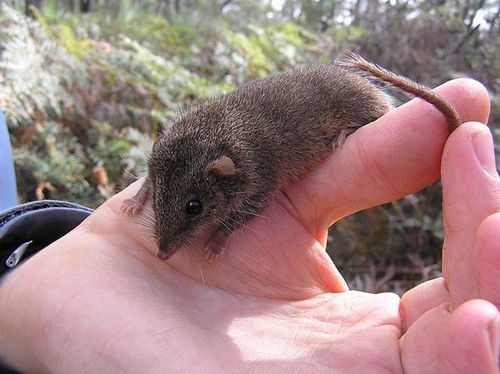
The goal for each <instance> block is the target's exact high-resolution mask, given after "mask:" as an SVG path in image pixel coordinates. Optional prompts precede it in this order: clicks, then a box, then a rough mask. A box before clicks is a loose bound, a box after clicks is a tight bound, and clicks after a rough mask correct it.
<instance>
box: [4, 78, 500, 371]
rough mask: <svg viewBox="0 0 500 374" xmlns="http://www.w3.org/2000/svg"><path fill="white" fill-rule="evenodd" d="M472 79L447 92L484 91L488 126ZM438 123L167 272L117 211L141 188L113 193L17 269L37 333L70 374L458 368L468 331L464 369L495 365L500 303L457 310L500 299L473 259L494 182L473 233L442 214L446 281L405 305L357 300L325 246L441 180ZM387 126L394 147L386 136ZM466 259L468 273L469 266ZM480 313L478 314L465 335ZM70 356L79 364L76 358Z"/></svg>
mask: <svg viewBox="0 0 500 374" xmlns="http://www.w3.org/2000/svg"><path fill="white" fill-rule="evenodd" d="M462 84H463V86H464V87H465V83H464V82H462ZM467 84H468V87H467V88H468V91H467V92H466V90H461V89H460V87H459V86H460V85H459V84H457V83H454V84H450V85H448V86H447V87H446V86H445V87H443V88H442V89H441V92H442V93H443V95H445V96H448V97H449V99H450V100H451V101H452V102H455V105H456V106H457V107H458V109H460V108H461V107H462V106H463V107H464V108H465V107H466V106H465V105H462V106H461V105H460V100H462V101H470V100H473V99H472V98H473V97H476V103H475V105H470V106H469V107H467V108H466V109H463V110H462V111H461V114H462V116H463V118H464V119H465V120H479V121H485V120H486V118H487V114H488V113H487V112H488V110H487V104H485V103H487V97H486V96H485V94H484V91H482V89H480V88H478V86H477V85H475V84H472V83H470V82H469V83H467ZM472 88H474V89H472ZM473 91H474V92H473ZM478 95H479V96H480V98H479V99H477V96H478ZM481 95H482V96H481ZM415 113H419V114H418V115H417V119H418V118H419V116H422V117H421V118H426V120H427V122H428V123H427V124H425V125H418V126H420V130H418V129H417V128H416V126H417V125H411V126H406V127H405V126H404V125H402V124H404V123H407V122H409V121H410V120H409V119H410V118H413V119H414V118H416V117H415V116H416V115H415ZM391 121H392V123H391ZM424 122H425V121H424ZM441 122H442V121H441V119H440V116H439V114H437V113H435V112H434V111H433V110H432V109H430V108H429V107H428V106H426V105H425V104H423V103H421V102H412V103H410V104H408V105H406V106H405V107H404V108H400V109H398V110H396V111H394V112H392V113H390V114H388V115H386V116H384V118H383V119H381V120H379V121H377V123H375V124H373V125H370V126H368V127H366V128H363V129H361V130H359V131H358V132H357V133H356V134H353V135H352V136H351V137H350V138H349V139H348V141H347V143H346V144H345V146H344V148H343V149H342V150H341V151H339V152H336V153H335V154H334V155H333V156H332V157H331V158H330V159H329V160H327V161H326V162H325V164H324V165H323V166H322V168H321V170H318V171H317V172H315V173H313V174H312V175H310V176H308V177H307V178H306V179H305V180H304V181H301V182H300V183H296V184H294V185H293V186H290V188H289V189H288V190H287V191H284V192H283V193H280V194H278V196H277V198H276V199H275V201H273V203H272V204H271V205H270V206H269V207H268V208H267V209H266V211H265V212H263V217H260V218H258V219H255V220H254V221H252V222H251V223H250V224H249V225H248V227H245V228H243V229H241V230H239V231H238V233H236V234H235V235H234V236H233V237H232V238H231V239H230V242H229V243H228V248H227V250H226V252H225V254H224V256H223V258H222V260H221V261H220V262H219V263H217V264H215V265H210V264H207V263H206V262H205V261H204V260H203V256H202V255H201V254H200V253H198V252H197V250H196V249H195V248H193V250H192V251H189V250H183V251H182V252H179V253H178V254H176V255H175V256H174V257H173V258H172V259H171V261H169V262H168V263H165V262H161V261H159V260H158V259H157V258H156V256H155V255H152V252H153V254H154V253H155V252H156V249H155V244H154V242H153V241H152V239H151V237H150V236H149V235H147V233H145V231H144V228H143V227H141V225H138V224H137V222H135V221H131V220H127V218H126V217H124V216H123V215H122V214H120V209H119V206H120V204H121V202H122V201H123V200H124V199H125V198H127V197H129V196H131V195H133V193H134V192H135V191H133V190H134V188H135V189H137V188H138V186H137V185H136V186H135V187H132V188H131V189H127V190H126V191H124V192H122V193H121V194H119V195H117V196H116V197H115V198H113V199H111V200H110V201H109V202H107V203H106V204H105V205H104V206H102V207H101V208H100V209H99V210H98V211H97V212H96V213H95V214H94V215H93V216H92V217H91V218H90V219H89V220H87V221H86V222H85V223H84V224H83V225H82V226H80V227H79V228H78V229H77V230H75V231H74V232H73V233H71V234H70V235H67V236H66V237H64V238H63V239H61V240H60V241H59V242H57V243H55V244H54V245H52V246H51V247H49V248H47V249H46V250H44V251H42V252H40V254H39V255H38V256H36V257H35V258H33V259H32V260H30V261H29V262H27V263H26V264H25V265H24V266H23V267H22V268H20V269H19V272H18V274H19V273H20V272H21V269H24V270H25V272H26V273H27V272H31V274H33V273H36V284H37V287H32V288H28V289H27V290H25V292H27V293H28V294H30V296H31V298H28V299H30V300H32V302H34V303H35V305H36V306H37V308H38V310H39V313H38V314H37V318H40V319H41V320H42V321H43V322H44V323H43V326H45V327H44V328H43V329H42V330H41V331H40V332H39V333H40V334H41V336H42V337H43V338H44V339H45V349H44V359H45V360H46V362H48V363H46V365H47V366H48V367H57V368H58V371H59V372H80V371H83V369H85V370H87V371H90V372H107V373H111V372H119V371H123V372H144V371H149V372H173V371H179V372H235V371H249V372H266V373H270V372H271V373H272V372H289V371H292V372H293V371H304V372H322V371H324V372H327V371H328V372H332V371H334V372H343V373H344V372H371V373H376V372H388V371H389V372H401V371H405V372H433V371H436V370H440V371H442V372H446V370H448V369H450V368H451V369H450V370H452V369H454V368H453V366H450V362H453V359H454V358H456V357H457V355H458V356H459V354H460V353H461V349H462V348H461V347H462V346H464V347H465V348H464V349H467V347H466V344H465V343H464V344H465V345H464V344H462V343H461V340H460V339H458V340H456V341H453V339H455V338H457V337H458V336H459V335H458V334H459V331H462V332H461V333H462V335H461V337H462V338H463V337H464V335H463V334H464V332H463V331H464V330H465V337H466V338H468V339H472V340H470V341H469V342H466V343H471V342H473V343H474V346H476V347H478V348H477V350H476V352H472V353H470V352H469V353H470V356H469V360H470V361H469V362H465V363H462V365H461V366H460V367H459V368H460V370H459V372H468V371H467V370H468V369H470V368H474V369H484V370H489V371H490V372H494V371H492V370H495V366H496V364H495V363H494V361H493V359H491V357H489V356H488V354H487V353H486V352H487V351H488V344H489V343H488V342H487V340H485V339H483V340H481V336H479V337H478V336H477V334H474V331H476V330H477V328H479V329H481V328H483V327H484V326H483V325H484V324H488V321H489V319H491V316H492V315H494V314H495V313H496V308H495V307H494V306H493V305H492V304H489V303H487V302H486V301H484V300H483V301H469V302H468V303H465V304H463V305H462V306H461V307H460V308H458V309H457V310H455V311H454V312H453V314H450V311H453V310H454V309H455V308H457V307H458V306H459V305H460V304H461V303H463V302H464V301H466V300H469V299H473V298H484V299H486V300H489V301H491V302H493V303H496V304H497V305H498V304H499V302H500V297H499V295H498V291H496V290H495V288H494V287H488V286H487V285H488V284H494V279H495V277H498V272H499V270H498V267H499V266H498V265H499V264H498V262H499V261H498V260H496V264H495V266H492V267H491V269H490V270H489V271H486V272H483V273H482V274H479V275H478V272H477V268H475V266H480V265H481V264H480V263H479V262H478V261H479V260H477V258H476V257H477V256H476V257H474V246H475V243H476V241H477V240H482V245H483V247H484V245H486V247H487V245H488V243H490V242H493V243H494V242H495V240H498V238H495V237H494V235H495V231H494V230H493V231H492V230H491V229H489V227H490V226H492V225H498V224H500V219H499V217H498V215H496V216H495V217H496V218H495V217H494V219H489V221H488V222H486V224H484V221H485V219H486V218H487V217H488V216H490V215H493V214H494V213H495V212H497V211H499V210H500V199H499V198H498V191H499V183H498V181H488V183H489V185H488V186H486V187H484V189H485V190H486V191H490V192H491V193H490V194H489V196H486V197H485V198H487V199H489V201H488V202H487V203H485V204H484V206H482V207H481V209H476V210H475V211H474V213H473V214H469V215H468V221H467V224H466V225H465V226H466V227H467V228H468V229H466V230H463V227H464V226H463V225H462V226H460V225H461V222H460V219H461V218H460V217H459V218H454V217H455V213H457V212H460V210H461V209H462V210H467V209H469V210H470V207H467V206H465V207H463V206H456V204H451V206H450V207H449V208H448V210H446V207H445V219H446V213H448V214H449V215H451V216H453V217H451V218H450V217H449V218H448V220H447V229H448V230H450V231H449V232H450V233H451V235H449V236H448V237H447V252H448V253H445V258H444V264H445V266H447V268H445V275H446V280H447V282H448V284H447V285H445V283H444V282H443V280H440V279H438V280H435V281H431V282H429V283H427V284H424V285H422V286H419V287H417V288H415V289H414V290H412V291H411V292H409V293H408V294H407V295H405V297H403V299H402V300H400V299H399V297H397V296H396V295H394V294H389V293H386V294H378V295H372V294H366V293H361V292H354V291H348V290H347V287H346V285H345V282H344V281H343V279H342V277H341V276H340V274H339V273H338V272H337V271H336V269H335V267H334V265H333V263H332V262H331V260H330V259H329V258H328V256H327V255H326V253H325V252H324V250H323V249H322V245H324V244H325V240H326V235H327V228H328V226H329V225H330V224H331V223H332V222H335V221H337V220H338V219H340V218H342V217H343V216H345V215H347V214H351V213H353V212H355V211H357V210H360V209H363V208H366V207H369V206H372V205H376V204H380V203H382V202H385V201H390V200H393V199H395V198H399V197H401V196H403V195H405V194H408V193H410V192H413V191H415V190H418V189H420V188H422V187H423V186H425V185H426V184H428V183H430V182H431V181H432V180H434V179H435V178H436V177H437V175H438V173H439V169H438V168H439V161H440V155H441V152H442V146H443V143H444V140H445V138H446V131H445V125H444V124H443V123H441ZM440 124H441V126H440ZM377 126H378V128H377ZM388 126H390V130H389V131H392V132H393V135H392V136H391V137H390V139H388V138H389V137H387V136H385V138H384V136H383V135H384V134H383V131H381V129H383V128H388ZM471 129H472V127H471V128H470V129H469V130H468V131H469V132H471V131H472V130H471ZM408 132H413V133H412V135H411V136H408ZM363 137H364V139H365V140H361V139H363ZM356 139H359V140H358V141H357V142H356ZM366 139H371V142H366ZM457 139H459V138H458V137H457ZM457 141H459V140H457ZM424 148H425V152H422V150H423V149H424ZM401 149H404V152H402V151H401ZM450 152H452V153H453V149H452V150H451V151H450ZM448 153H449V152H448ZM396 154H397V157H395V155H396ZM353 155H354V156H353ZM449 157H450V159H453V158H456V157H458V156H456V155H449ZM445 158H446V151H445ZM450 162H452V161H450ZM333 165H334V166H333ZM445 178H451V180H453V178H454V174H453V173H451V174H449V176H446V175H445V173H444V172H443V185H444V186H445V188H446V183H445V182H446V179H445ZM340 181H342V183H340ZM493 183H495V184H493ZM352 191H355V193H352ZM445 192H446V191H445ZM454 193H455V194H456V193H458V192H456V191H453V190H452V191H449V193H448V195H449V196H452V197H453V196H454V195H453V194H454ZM470 193H471V194H474V193H476V192H474V191H470ZM495 193H496V194H497V195H495ZM495 196H496V197H495ZM445 203H446V200H445ZM465 205H467V204H465ZM470 206H474V207H475V206H476V205H474V204H472V203H471V205H470ZM474 214H475V215H474ZM495 219H496V221H494V220H495ZM492 221H493V222H492ZM482 223H483V224H482ZM497 227H498V226H497ZM488 230H489V231H488ZM457 233H458V234H457ZM497 236H498V235H497ZM478 238H479V239H478ZM485 243H486V244H485ZM55 253H58V255H57V256H54V254H55ZM485 253H487V251H486V252H485ZM464 256H465V257H466V260H468V261H469V264H468V265H466V264H465V265H464V264H462V265H461V264H457V260H458V257H461V258H463V257H464ZM483 257H484V255H483ZM497 257H498V255H497ZM480 261H487V262H490V263H491V261H492V260H491V259H490V258H483V260H480ZM37 262H38V263H43V267H37ZM30 267H31V269H30ZM35 269H36V270H35ZM16 275H17V274H16V273H14V277H15V276H16ZM492 282H493V283H492ZM485 285H486V286H485ZM39 290H45V291H44V293H40V292H39ZM54 305H57V306H58V307H57V308H56V312H55V311H54ZM470 316H472V317H473V318H474V320H473V321H472V322H471V323H469V325H468V326H469V327H466V328H464V325H463V321H464V320H467V319H468V318H469V317H470ZM55 324H57V328H56V329H54V325H55ZM467 328H470V329H471V332H470V334H469V333H468V332H467V331H466V330H467ZM448 343H449V344H448ZM61 350H63V351H64V353H61ZM71 353H72V354H71ZM68 354H70V355H71V357H74V358H73V359H72V360H69V361H68V360H66V361H65V360H64V357H65V355H68ZM468 365H469V366H468ZM470 365H472V366H470ZM480 365H483V366H480ZM480 372H482V371H480ZM484 372H488V371H484Z"/></svg>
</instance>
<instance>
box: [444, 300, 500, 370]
mask: <svg viewBox="0 0 500 374" xmlns="http://www.w3.org/2000/svg"><path fill="white" fill-rule="evenodd" d="M498 322H499V314H498V311H497V309H496V307H495V306H494V305H492V304H490V303H488V302H486V301H484V300H470V301H468V302H466V303H465V304H462V305H461V306H460V307H458V308H457V310H455V311H454V312H453V313H452V315H451V317H450V319H449V321H448V323H447V325H446V328H445V329H444V334H443V336H442V338H441V347H440V355H439V365H438V370H437V372H438V373H444V374H446V373H464V374H466V373H484V374H488V373H491V374H495V373H498V354H499V335H500V325H499V323H498Z"/></svg>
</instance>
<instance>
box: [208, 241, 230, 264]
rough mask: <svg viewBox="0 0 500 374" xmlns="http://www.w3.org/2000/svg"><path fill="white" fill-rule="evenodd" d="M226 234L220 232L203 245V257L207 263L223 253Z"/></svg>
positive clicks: (215, 260)
mask: <svg viewBox="0 0 500 374" xmlns="http://www.w3.org/2000/svg"><path fill="white" fill-rule="evenodd" d="M226 239H227V237H226V236H222V235H221V234H217V235H215V237H213V238H212V239H211V240H210V241H209V242H208V244H207V246H206V247H205V253H204V256H203V257H204V258H205V260H207V262H208V263H209V264H214V263H216V262H217V261H219V259H220V258H221V256H222V254H223V253H224V246H225V243H226Z"/></svg>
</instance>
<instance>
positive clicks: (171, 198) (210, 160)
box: [123, 55, 460, 261]
mask: <svg viewBox="0 0 500 374" xmlns="http://www.w3.org/2000/svg"><path fill="white" fill-rule="evenodd" d="M368 68H369V69H368ZM360 71H365V72H366V73H367V75H369V76H370V77H372V78H373V77H376V78H378V79H381V80H383V81H386V82H389V83H391V84H392V85H394V86H396V87H398V88H399V89H401V90H403V91H405V92H408V93H411V94H413V95H416V96H418V97H421V98H423V99H424V100H427V101H429V102H431V104H433V105H435V106H436V107H437V108H438V109H439V110H440V111H442V112H444V114H445V116H446V118H447V120H449V121H454V120H455V119H456V121H457V123H455V122H453V123H450V129H451V128H452V127H453V126H456V125H457V124H458V123H459V121H460V120H459V119H458V115H457V117H456V118H455V117H454V115H453V113H455V114H456V111H454V109H453V107H452V106H451V105H450V104H448V103H447V102H446V101H445V100H444V99H442V98H440V97H439V96H438V95H436V94H434V93H432V92H431V91H430V90H429V89H428V88H425V87H423V86H420V85H417V84H416V83H414V82H412V81H409V80H408V79H406V78H403V77H400V76H397V75H395V74H393V73H391V72H389V71H386V70H383V69H381V68H379V67H377V66H375V65H373V64H369V63H368V62H366V61H364V60H363V59H361V58H359V57H357V56H355V55H350V56H349V57H348V58H347V59H345V60H343V61H338V62H336V63H333V64H331V65H327V66H317V67H311V68H309V69H306V70H295V71H291V72H289V73H286V74H282V75H279V76H276V77H270V78H266V79H263V80H260V81H255V82H251V83H249V84H246V85H244V86H242V87H241V88H240V89H238V90H236V91H234V92H233V93H231V94H228V95H226V96H223V97H220V98H218V99H214V100H210V101H206V102H204V103H202V104H200V105H198V106H197V107H195V108H194V109H192V110H190V111H189V112H187V113H185V114H183V115H182V116H181V117H180V118H178V119H177V120H174V121H173V123H172V124H170V125H169V126H168V127H167V128H166V129H164V130H163V132H162V133H161V134H160V136H159V137H158V139H157V140H156V142H155V144H154V146H153V151H152V153H151V156H150V159H149V162H148V174H147V176H146V179H145V182H144V184H143V186H142V187H141V189H140V190H139V192H138V193H137V194H136V195H135V196H134V197H133V198H132V199H129V200H127V201H125V202H124V204H123V211H124V212H125V213H126V214H129V215H134V214H137V213H139V212H140V211H141V209H142V208H143V207H144V204H145V203H146V201H147V200H148V199H149V198H150V197H151V198H152V205H153V210H154V215H155V226H154V234H155V237H156V240H157V242H158V246H159V252H158V254H159V257H160V258H162V259H168V258H169V257H170V256H172V255H173V254H174V253H175V252H176V251H177V250H178V249H179V248H181V247H182V245H183V243H184V242H185V241H186V240H188V239H194V241H195V242H198V243H206V257H207V259H208V260H209V261H213V260H215V259H216V258H218V257H219V256H220V254H221V252H222V250H223V248H224V244H225V241H226V240H227V237H228V236H229V235H230V234H231V233H232V232H233V231H235V230H237V229H238V228H239V227H240V226H241V225H244V224H245V223H247V222H248V221H249V220H250V219H252V218H253V217H255V216H258V215H259V214H260V213H261V212H262V210H263V209H264V207H265V205H266V203H267V201H268V199H269V198H270V197H271V196H272V195H273V194H274V193H275V191H276V190H278V189H280V188H282V187H284V186H285V185H286V184H288V183H289V182H290V181H292V180H295V179H297V178H299V177H300V176H302V175H303V174H305V173H306V172H308V171H310V170H312V169H314V168H315V167H316V166H317V165H318V164H319V163H320V162H321V161H322V160H323V159H324V158H325V157H326V156H328V155H329V154H330V152H331V151H332V147H333V148H334V147H335V146H336V145H339V144H341V143H342V142H343V141H344V139H345V138H346V136H347V135H349V134H350V133H352V132H354V131H355V130H356V129H358V128H359V127H361V126H363V125H366V124H368V123H370V122H372V121H374V120H375V119H377V118H379V117H380V116H382V115H383V114H384V113H386V112H387V111H388V110H389V109H390V105H389V103H388V98H387V96H386V95H385V94H384V93H383V92H382V91H381V90H379V89H378V88H377V87H376V86H375V85H373V84H372V83H371V81H370V79H368V78H366V77H365V76H363V74H362V73H361V72H360ZM449 113H452V114H451V115H450V114H449ZM193 199H195V200H199V201H200V203H201V204H202V206H203V210H202V211H201V212H200V214H197V215H192V214H187V212H186V208H185V207H186V204H188V202H190V201H192V200H193Z"/></svg>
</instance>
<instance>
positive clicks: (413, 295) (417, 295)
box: [399, 278, 450, 333]
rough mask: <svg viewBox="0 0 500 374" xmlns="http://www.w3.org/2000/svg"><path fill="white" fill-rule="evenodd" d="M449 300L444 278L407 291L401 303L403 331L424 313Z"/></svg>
mask: <svg viewBox="0 0 500 374" xmlns="http://www.w3.org/2000/svg"><path fill="white" fill-rule="evenodd" d="M449 300H450V295H449V292H448V289H447V288H446V285H445V283H444V279H443V278H437V279H432V280H430V281H427V282H424V283H422V284H419V285H418V286H416V287H414V288H412V289H411V290H409V291H407V292H405V293H404V295H403V296H402V297H401V303H400V305H399V310H400V314H401V329H402V332H403V333H405V332H406V331H407V330H408V329H409V328H410V326H411V325H413V323H414V322H415V321H417V320H418V319H419V318H420V317H421V316H422V315H423V314H424V313H427V312H428V311H429V310H431V309H434V308H436V307H438V306H439V305H442V304H445V303H449Z"/></svg>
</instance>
